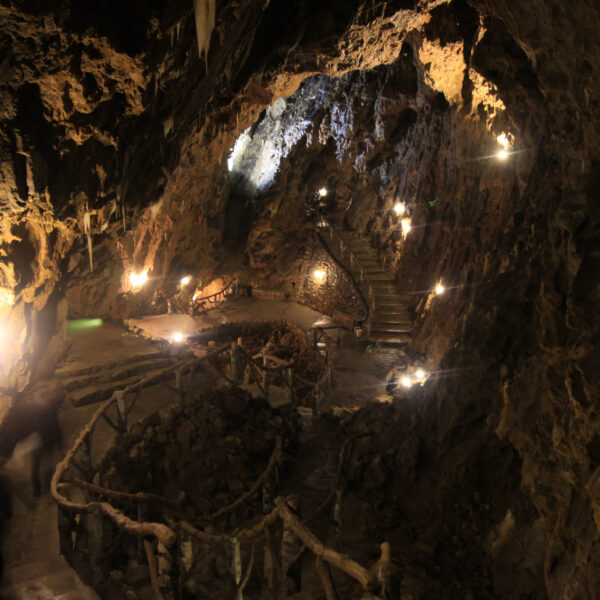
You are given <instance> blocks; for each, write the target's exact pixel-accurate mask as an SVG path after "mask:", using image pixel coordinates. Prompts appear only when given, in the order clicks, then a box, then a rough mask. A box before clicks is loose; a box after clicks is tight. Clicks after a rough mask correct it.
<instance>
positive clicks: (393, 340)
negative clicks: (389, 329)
mask: <svg viewBox="0 0 600 600" xmlns="http://www.w3.org/2000/svg"><path fill="white" fill-rule="evenodd" d="M365 339H366V340H367V341H368V342H375V343H380V344H384V345H389V346H396V345H403V344H407V343H408V342H409V341H410V336H409V335H406V334H400V335H399V334H394V333H370V334H369V335H368V336H367V337H366V338H365Z"/></svg>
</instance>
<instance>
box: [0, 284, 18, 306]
mask: <svg viewBox="0 0 600 600" xmlns="http://www.w3.org/2000/svg"><path fill="white" fill-rule="evenodd" d="M14 303H15V295H14V294H13V291H12V290H9V289H8V288H5V287H0V308H8V307H9V306H12V305H13V304H14Z"/></svg>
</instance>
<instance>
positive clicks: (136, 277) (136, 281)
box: [129, 271, 148, 288]
mask: <svg viewBox="0 0 600 600" xmlns="http://www.w3.org/2000/svg"><path fill="white" fill-rule="evenodd" d="M129 281H130V282H131V285H132V286H133V287H134V288H140V287H142V286H143V285H144V284H145V283H146V281H148V272H147V271H142V272H141V273H130V274H129Z"/></svg>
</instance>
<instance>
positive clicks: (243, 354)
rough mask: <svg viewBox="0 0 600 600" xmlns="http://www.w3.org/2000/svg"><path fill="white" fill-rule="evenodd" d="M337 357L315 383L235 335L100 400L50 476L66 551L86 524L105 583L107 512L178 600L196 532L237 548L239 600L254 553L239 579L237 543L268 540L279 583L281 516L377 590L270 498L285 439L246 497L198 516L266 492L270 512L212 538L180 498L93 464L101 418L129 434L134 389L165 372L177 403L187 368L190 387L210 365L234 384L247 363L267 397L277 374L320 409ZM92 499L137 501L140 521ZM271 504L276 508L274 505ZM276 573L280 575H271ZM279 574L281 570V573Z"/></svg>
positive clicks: (154, 578)
mask: <svg viewBox="0 0 600 600" xmlns="http://www.w3.org/2000/svg"><path fill="white" fill-rule="evenodd" d="M227 352H228V353H229V374H228V375H227V374H225V373H222V372H221V371H219V370H218V369H217V368H216V367H215V366H214V364H213V360H214V359H216V358H218V357H220V356H221V355H224V354H226V353H227ZM332 356H333V353H331V352H329V353H328V362H327V366H326V368H325V370H324V373H323V375H322V376H321V377H320V379H319V380H318V381H317V382H311V381H308V380H306V379H304V378H303V377H301V376H300V375H299V374H298V373H297V372H295V369H294V363H293V362H286V361H283V360H282V359H279V358H278V357H275V356H271V355H268V354H260V355H256V356H251V355H250V353H249V352H248V351H247V350H246V349H245V348H244V347H243V346H242V345H241V340H238V341H235V342H231V343H228V344H224V345H221V346H219V347H217V348H215V349H214V350H212V351H211V352H209V353H208V354H206V355H205V356H202V357H200V358H189V357H185V358H183V359H182V360H180V361H179V362H177V363H176V364H174V365H171V366H168V367H166V368H164V369H162V370H160V371H157V372H155V373H153V374H152V375H150V376H146V377H140V379H139V380H138V381H137V382H135V383H133V384H131V385H129V386H127V387H126V388H124V389H122V390H118V391H115V392H114V393H113V394H112V396H111V397H110V398H109V399H108V400H106V401H105V402H103V403H102V404H101V405H100V406H99V408H98V409H97V410H96V412H95V413H94V415H93V416H92V418H91V420H90V421H89V422H88V424H87V425H86V426H85V427H84V429H83V430H82V431H81V433H80V434H79V436H78V438H77V440H76V441H75V443H74V445H73V447H72V448H71V449H70V450H69V451H68V452H67V454H66V456H65V458H64V459H63V460H62V461H61V462H60V463H59V464H58V465H57V467H56V470H55V472H54V475H53V477H52V481H51V485H50V491H51V495H52V498H53V499H54V501H55V502H56V503H57V504H58V506H59V531H60V545H61V552H63V553H69V552H72V551H73V531H74V530H75V531H78V530H81V528H82V527H83V528H84V529H85V533H84V537H85V538H86V539H87V542H88V544H89V552H88V556H89V559H90V561H92V564H91V571H92V583H93V584H94V583H99V582H100V581H102V578H103V576H104V575H103V574H102V573H101V568H100V567H99V566H98V565H96V566H94V562H93V561H94V560H97V562H98V563H99V561H100V558H101V557H102V556H105V555H106V551H104V550H103V543H102V535H103V524H102V519H103V518H105V517H106V518H108V519H109V520H110V521H111V522H112V523H113V524H114V526H116V528H117V529H118V531H119V534H118V537H117V539H118V540H120V539H121V538H122V534H123V533H126V534H130V535H132V536H135V537H137V538H138V539H139V540H143V544H142V542H141V541H140V545H139V548H140V549H141V550H140V555H141V556H145V557H146V560H147V562H148V568H149V573H150V578H151V584H152V587H153V589H154V594H155V597H156V598H157V599H158V598H160V599H162V598H165V599H167V600H171V599H173V600H174V599H176V598H177V597H178V589H179V581H178V580H177V576H176V572H177V567H176V566H177V564H178V560H179V558H178V557H179V556H181V554H182V552H181V548H180V547H179V546H180V545H181V544H182V543H184V541H185V540H184V539H183V538H184V537H188V538H189V537H193V538H194V539H196V540H198V541H200V542H202V543H204V544H219V545H222V546H224V547H225V548H231V547H234V548H235V549H236V550H235V552H234V561H233V562H234V568H233V571H234V574H235V580H236V584H237V586H238V587H237V597H238V598H242V597H243V588H244V586H245V584H246V582H247V580H248V578H249V576H250V573H251V571H252V566H253V560H254V559H253V556H254V552H252V553H251V558H250V560H249V562H248V567H247V571H246V575H245V576H244V577H242V576H241V575H240V573H241V571H240V569H241V554H240V549H239V544H240V543H241V542H244V543H246V542H253V543H254V542H255V541H257V540H259V539H263V538H264V540H265V541H266V543H267V546H268V547H266V550H267V551H268V553H269V555H270V556H271V559H270V560H271V569H272V571H273V572H272V574H271V577H270V580H273V581H274V578H275V577H281V576H283V575H285V574H283V575H281V574H282V573H283V570H282V567H281V565H279V564H278V563H276V561H275V560H274V559H275V558H276V552H275V551H274V539H273V536H272V532H271V528H272V527H273V526H274V525H275V523H276V522H278V521H281V522H282V523H283V526H284V528H287V529H288V530H289V531H291V532H293V534H294V535H296V536H297V537H298V538H300V539H301V540H302V542H303V543H304V544H305V546H306V547H307V548H308V549H309V550H310V551H312V552H314V553H315V554H316V556H317V557H318V558H319V559H321V560H323V561H326V562H327V563H329V564H330V565H332V566H334V567H336V568H339V569H341V570H342V571H344V572H346V573H347V574H348V575H349V576H350V577H353V578H354V579H356V581H358V582H359V583H360V584H361V586H362V587H363V588H364V589H370V588H371V587H372V581H371V579H369V575H368V572H367V571H366V570H365V569H364V568H363V567H361V566H360V565H358V564H357V563H354V562H353V561H352V560H351V559H348V558H347V557H345V556H344V555H341V554H339V553H337V552H336V551H334V550H332V549H329V548H327V547H325V546H323V545H322V544H321V542H319V540H318V539H317V538H316V537H315V536H314V535H313V534H312V533H311V532H310V531H309V530H308V529H306V527H305V525H303V524H302V523H300V522H299V520H298V519H297V517H295V516H294V514H293V512H292V511H291V510H290V508H289V507H288V505H287V503H286V502H285V501H284V500H283V499H281V498H274V497H273V496H272V494H273V491H274V490H273V481H272V480H273V479H275V480H276V479H277V474H276V471H277V467H278V465H279V464H280V463H281V459H282V440H281V439H280V438H278V439H277V440H276V443H275V446H274V449H273V452H272V454H271V458H270V460H269V462H268V464H267V467H266V469H265V470H264V471H263V473H262V474H261V475H260V477H259V478H258V479H257V480H256V482H255V483H254V484H253V485H252V486H251V488H250V489H249V490H248V491H247V492H245V493H244V494H242V496H240V497H239V498H238V499H237V500H235V501H234V502H233V503H231V504H230V505H228V506H226V507H224V508H222V509H220V510H218V511H216V512H215V513H212V514H210V515H206V516H205V517H199V519H198V520H199V521H200V522H202V523H207V522H212V521H215V520H217V519H219V518H221V517H222V516H224V515H225V514H228V513H230V512H232V511H234V510H236V509H237V508H239V507H241V506H243V505H244V504H246V503H247V502H248V501H250V500H251V499H252V498H253V497H255V496H256V495H257V494H258V493H259V492H260V491H261V490H262V493H263V511H265V512H268V511H270V512H268V514H267V515H266V517H264V518H263V520H262V521H260V522H259V523H258V524H257V525H255V526H254V527H252V528H251V529H243V530H239V531H235V532H233V533H232V534H221V535H214V534H208V533H205V532H203V531H200V530H199V529H197V528H196V527H194V525H192V524H191V523H189V522H188V521H187V520H186V519H185V518H183V517H184V515H183V513H182V511H181V510H180V509H179V507H178V506H177V504H176V503H174V502H172V501H170V500H168V499H166V498H163V497H161V496H158V495H156V494H149V493H145V492H139V493H126V492H119V491H115V490H110V489H108V488H105V487H101V486H99V485H96V484H95V483H93V481H94V478H95V477H96V476H97V475H98V472H99V469H98V467H96V466H94V465H93V464H92V437H93V435H94V432H95V430H96V425H97V424H98V422H99V421H100V419H101V418H102V419H104V420H105V421H106V422H107V423H108V424H109V425H110V426H111V427H112V428H113V429H114V430H115V432H116V433H117V435H119V436H123V435H125V434H126V433H127V431H128V416H129V414H130V413H131V411H132V409H133V407H134V405H135V403H136V401H137V393H138V392H139V391H140V390H142V389H144V388H147V387H150V386H152V385H155V384H157V383H160V382H162V381H164V379H165V377H166V376H169V375H175V383H176V388H177V391H178V395H179V400H180V401H181V402H185V401H186V389H185V384H184V381H185V377H184V375H185V374H186V373H189V375H190V377H189V381H190V384H191V375H192V374H193V371H194V369H195V368H197V367H199V366H202V365H211V366H212V367H213V368H214V369H216V370H217V371H218V373H219V375H221V376H223V377H225V378H226V379H227V380H228V381H230V382H231V383H234V384H237V383H239V382H240V379H241V374H242V372H243V370H244V369H245V367H246V366H248V367H250V369H249V371H250V372H251V373H254V378H255V380H256V382H257V383H258V385H259V388H260V389H261V391H262V393H263V394H264V396H265V398H268V395H269V387H270V385H271V380H272V379H277V380H278V381H281V382H282V383H283V386H284V387H285V388H287V389H288V391H289V395H290V400H291V402H292V404H293V405H294V406H295V405H296V398H295V393H294V390H295V387H296V384H297V383H300V384H302V385H304V386H307V387H309V388H311V392H310V393H314V396H315V404H314V409H316V410H318V408H319V404H320V399H321V396H322V392H323V390H324V388H325V387H326V384H327V382H328V381H330V380H331V372H332ZM257 359H260V360H257ZM272 365H274V366H272ZM111 410H114V411H115V412H114V414H113V415H112V416H110V414H109V411H111ZM343 456H345V455H343ZM343 456H342V458H343ZM71 470H73V471H74V474H73V473H71V476H68V477H67V476H66V475H67V471H69V472H70V471H71ZM76 475H78V476H76ZM84 479H87V480H88V481H84ZM71 487H76V488H79V489H80V490H82V491H83V492H85V494H86V495H87V497H86V498H85V499H86V500H89V501H82V502H74V501H71V500H70V499H69V498H68V497H67V496H66V495H65V493H68V492H67V491H65V490H70V489H71ZM63 492H64V493H63ZM89 496H95V497H98V496H99V497H104V498H107V499H110V500H113V501H115V502H119V503H126V504H130V505H131V504H134V505H137V506H138V520H134V519H132V518H130V517H129V516H127V515H126V514H125V513H124V512H122V511H120V510H119V509H117V508H115V507H114V506H112V505H111V504H110V503H109V502H107V501H99V500H97V499H93V500H90V498H89ZM333 497H334V491H333V490H332V493H331V494H330V495H329V496H328V498H327V500H326V502H324V503H323V504H322V505H321V506H320V507H319V510H322V509H323V508H325V507H326V506H327V505H328V504H329V502H330V501H331V499H332V498H333ZM149 505H152V506H153V507H154V508H155V509H156V510H160V511H161V512H164V513H165V515H164V517H163V518H162V519H161V520H162V521H164V522H153V521H146V520H145V519H144V514H147V512H146V510H145V509H144V507H146V506H149ZM273 506H275V508H274V509H273ZM315 514H316V513H313V515H311V517H310V518H313V517H314V516H315ZM69 515H88V519H87V520H86V521H85V522H83V523H82V521H81V519H80V522H79V524H78V525H76V524H75V518H74V516H73V517H71V516H69ZM165 523H167V524H165ZM150 539H156V540H157V542H158V548H157V552H158V553H159V554H160V555H161V557H162V558H161V560H157V557H156V556H155V550H154V545H153V544H152V543H151V542H150V541H149V540H150ZM113 550H114V548H112V547H111V550H110V552H111V553H112V552H113ZM265 560H266V559H265ZM273 573H274V574H275V575H273ZM278 573H279V575H277V574H278ZM160 586H162V587H160Z"/></svg>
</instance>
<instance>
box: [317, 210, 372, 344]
mask: <svg viewBox="0 0 600 600" xmlns="http://www.w3.org/2000/svg"><path fill="white" fill-rule="evenodd" d="M323 228H325V229H326V230H327V236H328V240H329V243H330V244H333V243H335V244H336V246H337V251H338V252H339V254H340V256H341V257H342V260H343V261H348V263H347V264H349V265H350V268H349V269H348V271H349V273H350V275H351V277H352V279H354V281H355V282H356V287H357V289H358V291H359V292H360V295H361V296H362V299H363V302H364V304H365V306H366V308H367V319H366V326H365V329H366V333H368V332H369V328H370V320H371V316H372V314H373V312H374V311H375V290H374V289H373V285H372V284H371V281H370V279H369V278H368V277H367V274H366V272H365V270H364V269H363V267H362V265H361V264H360V261H359V260H358V258H357V257H356V255H355V254H354V252H353V251H352V250H351V249H350V248H349V246H348V245H347V244H346V242H345V241H344V240H343V239H342V237H341V236H340V235H339V234H338V233H337V231H336V230H335V229H334V227H333V225H331V223H329V222H328V221H326V220H325V219H322V220H321V229H323ZM354 273H358V281H356V279H357V278H356V277H355V275H354Z"/></svg>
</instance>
